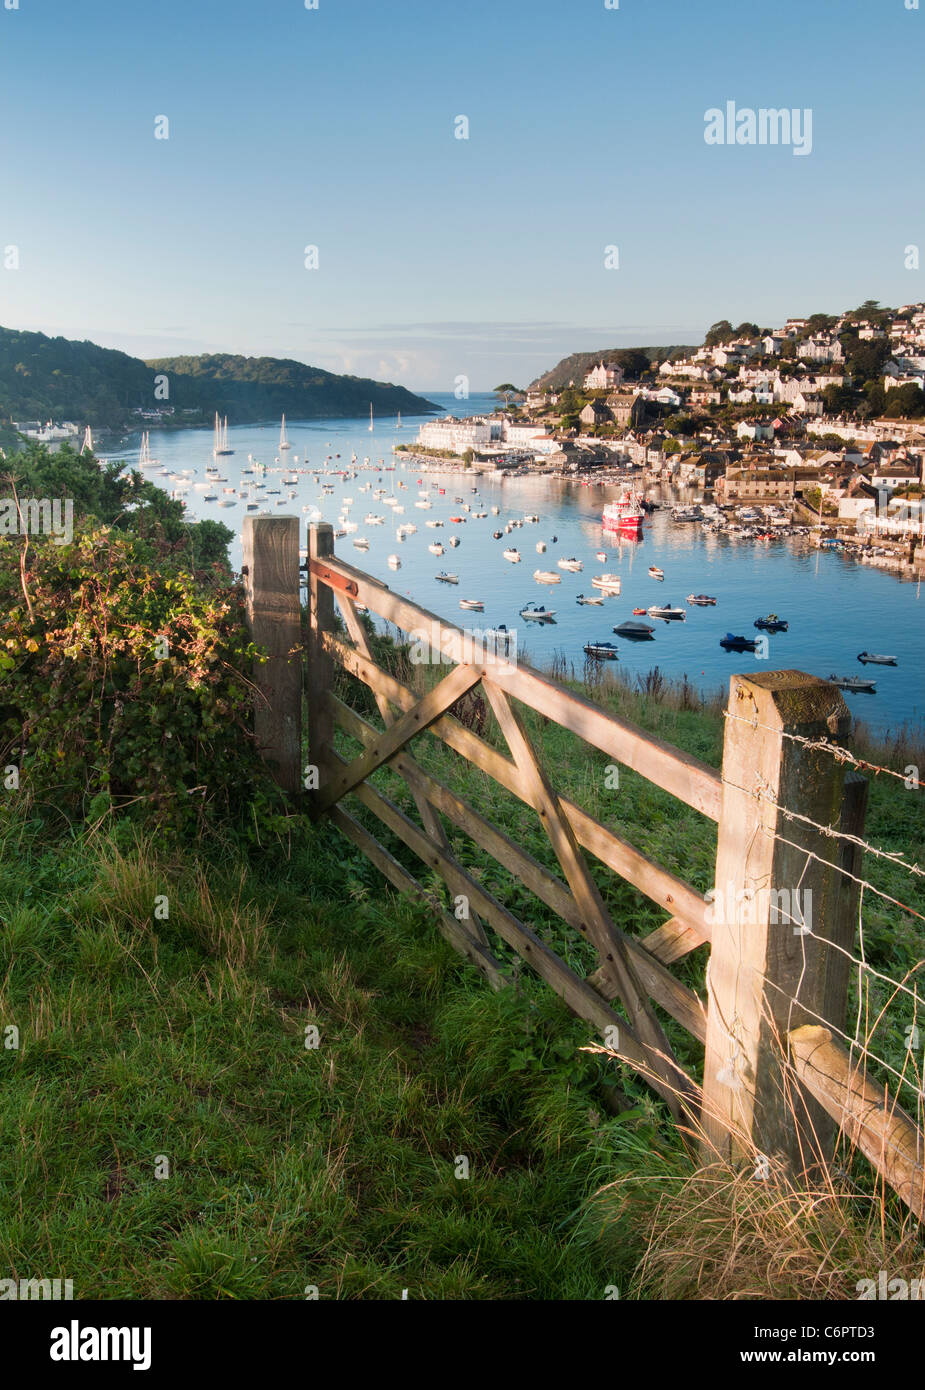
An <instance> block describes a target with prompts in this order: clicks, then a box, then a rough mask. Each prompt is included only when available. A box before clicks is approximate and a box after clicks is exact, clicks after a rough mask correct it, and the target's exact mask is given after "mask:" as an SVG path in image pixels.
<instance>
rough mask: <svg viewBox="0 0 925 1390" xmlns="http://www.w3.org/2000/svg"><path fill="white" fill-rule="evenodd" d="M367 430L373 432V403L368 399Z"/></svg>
mask: <svg viewBox="0 0 925 1390" xmlns="http://www.w3.org/2000/svg"><path fill="white" fill-rule="evenodd" d="M369 432H370V434H372V432H373V403H372V401H370V403H369Z"/></svg>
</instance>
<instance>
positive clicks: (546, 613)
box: [520, 603, 556, 623]
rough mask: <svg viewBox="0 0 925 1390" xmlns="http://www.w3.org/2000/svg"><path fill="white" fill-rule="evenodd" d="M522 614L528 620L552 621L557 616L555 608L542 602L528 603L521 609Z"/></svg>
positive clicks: (538, 621) (536, 621)
mask: <svg viewBox="0 0 925 1390" xmlns="http://www.w3.org/2000/svg"><path fill="white" fill-rule="evenodd" d="M520 616H521V617H522V618H524V619H525V620H526V621H528V622H534V623H551V622H552V620H553V618H554V617H555V616H556V610H555V609H554V608H545V607H544V606H543V605H542V604H540V603H528V604H526V605H525V606H524V607H523V608H521V610H520Z"/></svg>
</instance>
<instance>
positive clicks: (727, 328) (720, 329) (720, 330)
mask: <svg viewBox="0 0 925 1390" xmlns="http://www.w3.org/2000/svg"><path fill="white" fill-rule="evenodd" d="M734 332H735V330H734V329H733V327H732V324H731V323H730V322H729V320H728V319H718V320H717V321H716V323H714V324H713V325H712V326H711V327H710V328H709V329H708V330H707V336H706V337H705V338H704V340H703V345H704V347H716V346H717V344H718V343H726V342H728V341H729V339H730V338H731V337H732V336H733V333H734Z"/></svg>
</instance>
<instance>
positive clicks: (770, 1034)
mask: <svg viewBox="0 0 925 1390" xmlns="http://www.w3.org/2000/svg"><path fill="white" fill-rule="evenodd" d="M727 714H728V716H729V717H728V718H727V722H726V731H725V744H724V749H723V802H722V812H721V816H720V822H719V838H718V843H717V856H716V884H715V889H714V894H713V901H712V902H711V903H710V904H709V907H708V911H709V917H708V920H709V921H711V923H712V948H711V956H710V966H709V975H708V1017H707V1041H706V1057H705V1061H704V1103H703V1125H704V1129H705V1131H706V1136H707V1144H706V1145H705V1152H706V1153H709V1152H710V1147H711V1146H712V1148H713V1149H714V1150H716V1151H718V1152H719V1153H720V1154H721V1155H722V1156H723V1157H726V1158H733V1157H743V1156H748V1155H749V1148H748V1146H749V1144H750V1145H751V1146H753V1149H756V1150H757V1151H758V1152H759V1153H760V1154H763V1155H767V1156H768V1157H771V1156H775V1157H778V1158H783V1159H784V1161H785V1162H786V1163H787V1164H788V1166H789V1167H790V1168H791V1169H792V1170H793V1171H795V1172H800V1171H803V1170H804V1169H806V1168H808V1167H810V1166H811V1165H812V1163H813V1161H814V1159H816V1158H817V1157H818V1156H819V1155H820V1153H821V1154H824V1153H825V1152H826V1150H827V1149H828V1147H829V1146H830V1144H831V1142H832V1140H833V1138H834V1133H835V1126H834V1123H833V1121H832V1120H831V1118H830V1117H829V1116H828V1115H826V1114H825V1112H824V1111H823V1110H822V1108H821V1106H819V1105H818V1104H817V1103H816V1102H815V1101H814V1100H812V1099H811V1098H809V1097H807V1096H804V1095H803V1093H801V1092H800V1089H799V1087H798V1086H797V1085H796V1084H795V1082H794V1076H793V1073H792V1071H791V1070H790V1069H789V1067H788V1066H787V1065H786V1064H784V1060H783V1059H784V1058H785V1057H786V1052H787V1036H788V1033H789V1032H790V1030H791V1029H795V1028H799V1027H801V1026H803V1025H805V1024H822V1025H825V1024H830V1025H831V1026H832V1027H834V1028H835V1029H836V1030H842V1029H843V1028H844V1025H845V1012H846V1003H847V985H848V973H847V969H846V962H845V960H844V957H843V956H841V954H840V952H838V951H834V950H832V949H831V948H830V946H829V945H828V944H827V943H828V942H832V943H834V944H835V945H838V946H841V947H842V948H843V949H844V950H850V949H851V947H852V946H853V941H854V931H855V926H856V906H855V905H854V897H853V895H852V894H851V893H849V892H846V889H845V879H844V876H843V875H842V874H841V873H839V872H838V869H837V868H836V867H834V866H835V865H839V864H841V865H842V866H844V865H845V860H844V856H843V854H841V853H840V849H839V842H838V841H834V840H832V839H831V837H829V836H826V835H824V834H823V833H822V832H820V831H819V830H817V829H816V828H815V826H816V825H820V826H826V827H832V828H835V829H838V828H841V827H842V825H845V828H847V827H848V825H849V824H850V829H851V831H852V832H853V833H855V834H857V833H858V832H859V830H860V829H861V828H862V827H863V804H862V803H859V797H858V790H857V787H856V786H854V787H852V788H850V789H849V790H848V791H847V793H846V791H845V788H844V783H845V773H844V767H843V764H841V763H839V762H838V761H837V760H836V759H835V758H834V757H833V756H832V754H831V753H829V752H826V751H824V750H811V749H808V748H807V747H806V746H805V745H804V744H803V743H801V742H799V741H796V740H795V739H794V738H791V737H787V735H796V736H797V740H798V739H818V738H829V739H831V738H832V737H833V736H834V735H845V734H846V733H847V732H848V730H849V728H850V715H849V713H848V709H847V706H846V705H845V702H844V700H843V698H842V696H841V694H840V692H839V691H838V690H837V689H836V688H835V687H834V686H832V685H830V684H829V683H828V682H827V681H823V680H820V679H818V678H817V677H815V676H808V675H806V674H804V673H803V672H800V671H773V672H768V673H766V674H765V673H762V674H760V675H756V674H751V675H748V676H733V677H732V681H731V685H730V697H729V708H728V711H727ZM779 807H782V808H785V809H786V810H789V811H793V812H796V813H797V814H798V816H800V817H806V820H805V821H804V820H802V819H797V820H793V819H790V818H789V817H787V816H784V815H782V814H781V812H780V810H779V809H778V808H779ZM808 822H813V824H809V823H808ZM842 843H844V842H842ZM814 856H818V857H814ZM794 1001H796V1002H794ZM730 1129H732V1130H734V1131H738V1132H739V1134H740V1135H741V1136H742V1137H741V1139H736V1138H734V1137H732V1136H731V1135H730V1132H729V1131H730Z"/></svg>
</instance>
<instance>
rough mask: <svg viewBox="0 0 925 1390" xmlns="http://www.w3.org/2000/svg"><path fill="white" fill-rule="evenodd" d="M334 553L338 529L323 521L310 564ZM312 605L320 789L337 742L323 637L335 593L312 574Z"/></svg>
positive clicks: (311, 708) (311, 543) (311, 745)
mask: <svg viewBox="0 0 925 1390" xmlns="http://www.w3.org/2000/svg"><path fill="white" fill-rule="evenodd" d="M333 554H334V527H333V526H332V525H331V524H330V523H329V522H327V521H322V522H319V523H317V525H313V526H310V527H309V531H308V558H309V562H314V561H320V562H321V563H323V562H324V561H325V560H329V559H330V558H331V556H332V555H333ZM308 603H309V615H310V623H311V635H310V638H309V646H308V679H307V681H306V689H307V695H308V761H309V764H310V766H311V767H312V768H314V769H317V774H318V782H317V785H316V788H315V789H316V790H321V789H323V788H324V785H325V773H326V771H329V770H330V768H329V765H330V761H331V760H330V758H329V757H328V749H329V748H330V747H331V744H332V743H333V741H334V718H333V716H332V714H331V711H330V708H329V706H328V694H329V692H330V691H331V688H332V686H333V684H334V661H333V659H332V658H331V657H330V656H329V655H328V653H327V652H326V651H324V650H323V648H322V646H321V634H322V633H324V632H332V631H333V629H334V594H333V593H332V592H331V589H330V587H329V586H328V585H327V584H323V583H322V582H321V581H320V580H319V579H318V578H317V576H316V575H314V574H312V572H311V568H309V572H308Z"/></svg>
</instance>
